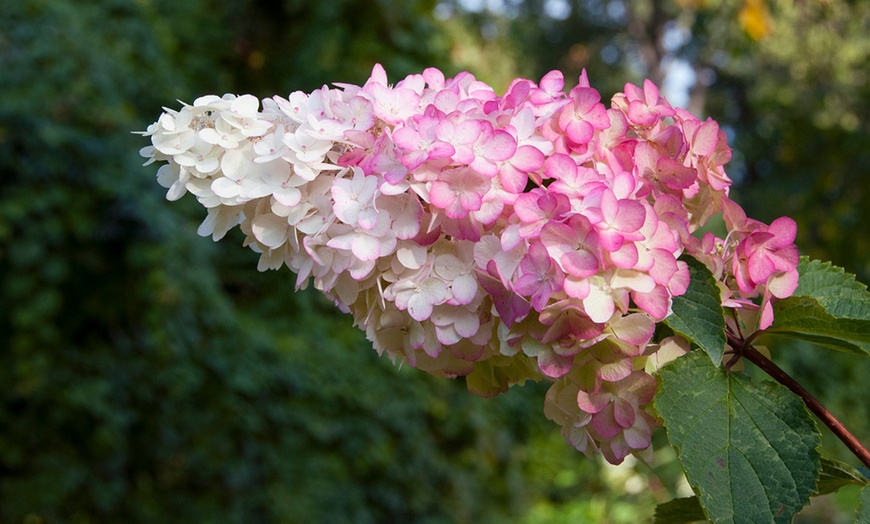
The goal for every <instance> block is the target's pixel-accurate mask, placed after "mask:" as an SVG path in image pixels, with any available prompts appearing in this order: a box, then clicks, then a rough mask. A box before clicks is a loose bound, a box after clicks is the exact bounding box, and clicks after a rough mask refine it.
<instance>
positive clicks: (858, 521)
mask: <svg viewBox="0 0 870 524" xmlns="http://www.w3.org/2000/svg"><path fill="white" fill-rule="evenodd" d="M858 500H859V501H860V504H861V505H860V506H858V511H857V512H856V513H855V524H870V486H867V487H866V488H864V489H862V490H861V493H859V494H858Z"/></svg>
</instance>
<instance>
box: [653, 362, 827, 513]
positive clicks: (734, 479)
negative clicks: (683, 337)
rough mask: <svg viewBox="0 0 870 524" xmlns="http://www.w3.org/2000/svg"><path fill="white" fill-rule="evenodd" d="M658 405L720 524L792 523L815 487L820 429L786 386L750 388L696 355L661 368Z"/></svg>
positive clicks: (767, 384) (693, 481)
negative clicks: (750, 523)
mask: <svg viewBox="0 0 870 524" xmlns="http://www.w3.org/2000/svg"><path fill="white" fill-rule="evenodd" d="M660 378H661V383H660V385H659V391H658V393H657V394H656V398H655V407H656V409H657V410H658V413H659V415H660V416H661V417H662V419H663V420H664V422H665V427H666V429H667V433H668V440H669V441H670V443H671V444H672V445H673V446H674V447H675V448H676V449H677V453H678V454H679V457H680V461H681V463H682V465H683V469H684V470H685V472H686V477H687V478H688V480H689V484H690V485H691V486H692V488H693V489H694V490H695V492H696V493H697V494H698V495H699V497H700V501H701V504H702V505H703V507H704V509H705V511H706V513H707V515H708V516H709V518H710V519H711V520H713V521H714V522H716V523H717V524H723V523H729V522H731V523H734V522H783V523H785V522H791V518H792V517H793V516H794V515H795V514H796V513H797V512H798V511H799V510H800V509H801V508H802V507H803V506H804V504H806V502H807V500H809V497H810V495H811V494H812V493H813V492H814V491H815V489H816V479H817V478H818V472H819V468H820V464H819V453H818V451H817V449H816V448H817V447H818V446H819V443H820V436H819V432H818V430H817V429H816V427H815V424H814V423H813V421H812V419H811V418H810V415H809V413H808V412H807V410H806V407H805V406H804V404H803V402H801V400H800V399H799V398H798V397H797V396H795V395H794V394H792V393H791V392H790V391H788V390H787V389H786V388H784V387H783V386H780V385H778V384H775V383H772V382H763V383H761V384H754V383H752V382H750V381H749V379H748V378H747V377H745V376H743V375H737V374H735V373H731V372H728V371H726V370H725V369H724V368H717V367H715V366H714V365H712V364H711V363H710V361H709V359H708V358H706V357H704V355H703V354H701V353H700V352H698V351H693V352H690V353H689V354H687V355H685V356H683V357H680V358H678V359H677V360H675V361H674V362H672V363H671V364H668V365H667V366H665V367H664V368H662V370H661V372H660Z"/></svg>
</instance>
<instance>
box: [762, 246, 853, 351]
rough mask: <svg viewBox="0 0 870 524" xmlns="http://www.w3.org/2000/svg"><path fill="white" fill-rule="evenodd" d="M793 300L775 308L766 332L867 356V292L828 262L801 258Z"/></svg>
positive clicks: (778, 304)
mask: <svg viewBox="0 0 870 524" xmlns="http://www.w3.org/2000/svg"><path fill="white" fill-rule="evenodd" d="M798 273H800V280H799V283H798V287H797V289H796V290H795V292H794V296H791V297H789V298H786V299H784V300H780V301H779V302H777V303H776V304H775V305H774V321H773V326H771V327H770V328H769V329H768V330H767V332H768V333H773V334H779V335H783V336H787V337H792V338H799V339H802V340H806V341H808V342H812V343H814V344H818V345H820V346H824V347H828V348H831V349H837V350H840V351H846V352H849V353H856V354H859V355H865V356H866V355H870V292H868V291H867V286H865V285H864V284H862V283H860V282H858V281H857V280H855V275H851V274H849V273H846V272H845V271H844V270H843V268H840V267H837V266H834V265H832V264H831V263H830V262H820V261H818V260H809V259H808V258H806V257H803V258H801V261H800V264H799V265H798Z"/></svg>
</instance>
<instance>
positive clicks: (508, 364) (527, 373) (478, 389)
mask: <svg viewBox="0 0 870 524" xmlns="http://www.w3.org/2000/svg"><path fill="white" fill-rule="evenodd" d="M529 379H531V380H535V381H538V380H540V379H541V374H540V372H539V371H537V367H536V366H535V365H534V364H532V361H531V360H529V359H528V358H525V357H523V358H516V356H515V357H508V356H505V355H496V356H494V357H491V358H488V359H486V360H481V361H480V362H476V363H475V364H474V371H472V372H471V373H469V374H468V376H466V377H465V385H466V387H468V391H470V392H471V393H474V394H475V395H478V396H481V397H485V398H489V397H494V396H496V395H498V394H500V393H504V392H505V391H507V390H508V388H510V387H511V386H513V385H514V384H523V383H525V381H526V380H529Z"/></svg>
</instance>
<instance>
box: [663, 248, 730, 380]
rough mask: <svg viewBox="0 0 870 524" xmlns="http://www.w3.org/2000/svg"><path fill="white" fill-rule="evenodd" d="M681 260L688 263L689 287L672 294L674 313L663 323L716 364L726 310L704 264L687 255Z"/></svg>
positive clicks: (722, 344) (719, 358)
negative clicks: (682, 292) (678, 294)
mask: <svg viewBox="0 0 870 524" xmlns="http://www.w3.org/2000/svg"><path fill="white" fill-rule="evenodd" d="M680 260H682V261H684V262H686V263H687V264H688V265H689V275H690V279H691V280H690V281H689V289H688V290H687V291H686V293H685V294H683V295H681V296H678V297H674V301H673V307H672V309H673V314H671V315H670V316H669V317H668V318H666V319H665V323H666V324H667V325H668V326H669V327H670V328H671V329H673V330H674V331H676V332H677V333H679V334H680V335H682V336H684V337H685V338H687V339H688V340H690V341H691V342H694V343H695V344H697V345H698V346H699V347H700V348H701V349H703V350H704V352H706V353H707V355H709V356H710V360H711V361H712V362H713V364H715V365H716V366H718V365H719V364H721V363H722V355H723V354H724V353H725V312H724V311H723V310H722V300H721V298H720V296H719V288H718V287H717V286H716V279H715V278H714V277H713V274H712V273H711V272H710V270H709V269H707V266H705V265H704V264H703V263H701V262H699V261H698V260H696V259H694V258H692V257H690V256H682V257H680Z"/></svg>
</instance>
